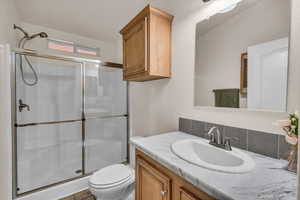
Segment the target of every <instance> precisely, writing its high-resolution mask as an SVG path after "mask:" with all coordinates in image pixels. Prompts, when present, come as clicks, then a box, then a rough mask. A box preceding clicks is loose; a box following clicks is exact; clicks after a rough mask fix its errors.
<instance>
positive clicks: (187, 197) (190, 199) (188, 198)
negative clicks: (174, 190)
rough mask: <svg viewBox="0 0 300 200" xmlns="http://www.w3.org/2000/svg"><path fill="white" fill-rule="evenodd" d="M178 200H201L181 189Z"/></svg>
mask: <svg viewBox="0 0 300 200" xmlns="http://www.w3.org/2000/svg"><path fill="white" fill-rule="evenodd" d="M178 197H179V198H178V200H201V199H199V198H196V197H195V195H193V194H191V193H189V192H187V191H185V190H184V189H182V188H180V189H179V196H178Z"/></svg>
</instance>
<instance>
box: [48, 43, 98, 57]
mask: <svg viewBox="0 0 300 200" xmlns="http://www.w3.org/2000/svg"><path fill="white" fill-rule="evenodd" d="M48 49H52V50H56V51H64V52H69V53H77V54H84V55H92V56H100V49H99V48H93V47H87V46H82V45H79V44H75V43H73V42H68V41H62V40H54V39H48Z"/></svg>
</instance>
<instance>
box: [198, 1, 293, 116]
mask: <svg viewBox="0 0 300 200" xmlns="http://www.w3.org/2000/svg"><path fill="white" fill-rule="evenodd" d="M289 35H290V0H244V1H242V2H240V3H239V4H238V5H237V7H236V8H235V9H233V10H232V11H230V12H227V13H222V14H216V15H215V16H213V17H211V18H210V19H208V20H204V21H201V22H199V23H198V24H197V28H196V53H195V55H196V57H195V76H194V84H195V87H194V88H195V95H194V98H195V99H194V103H195V106H205V107H228V108H244V109H251V110H268V111H279V112H285V111H286V108H287V82H288V54H289Z"/></svg>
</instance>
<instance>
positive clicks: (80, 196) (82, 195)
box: [60, 190, 96, 200]
mask: <svg viewBox="0 0 300 200" xmlns="http://www.w3.org/2000/svg"><path fill="white" fill-rule="evenodd" d="M60 200H96V198H95V197H94V196H93V195H92V194H91V192H90V191H89V190H84V191H81V192H78V193H76V194H73V195H71V196H68V197H65V198H62V199H60Z"/></svg>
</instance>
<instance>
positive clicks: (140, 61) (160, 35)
mask: <svg viewBox="0 0 300 200" xmlns="http://www.w3.org/2000/svg"><path fill="white" fill-rule="evenodd" d="M172 21H173V16H172V15H170V14H169V13H167V12H165V11H162V10H160V9H158V8H155V7H153V6H151V5H148V6H147V7H146V8H144V9H143V10H142V11H141V12H140V13H139V14H138V15H137V16H136V17H135V18H134V19H133V20H131V21H130V22H129V24H127V25H126V26H125V27H124V28H123V29H122V30H121V31H120V33H121V34H122V36H123V66H124V80H128V81H148V80H155V79H161V78H170V77H171V29H172Z"/></svg>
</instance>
